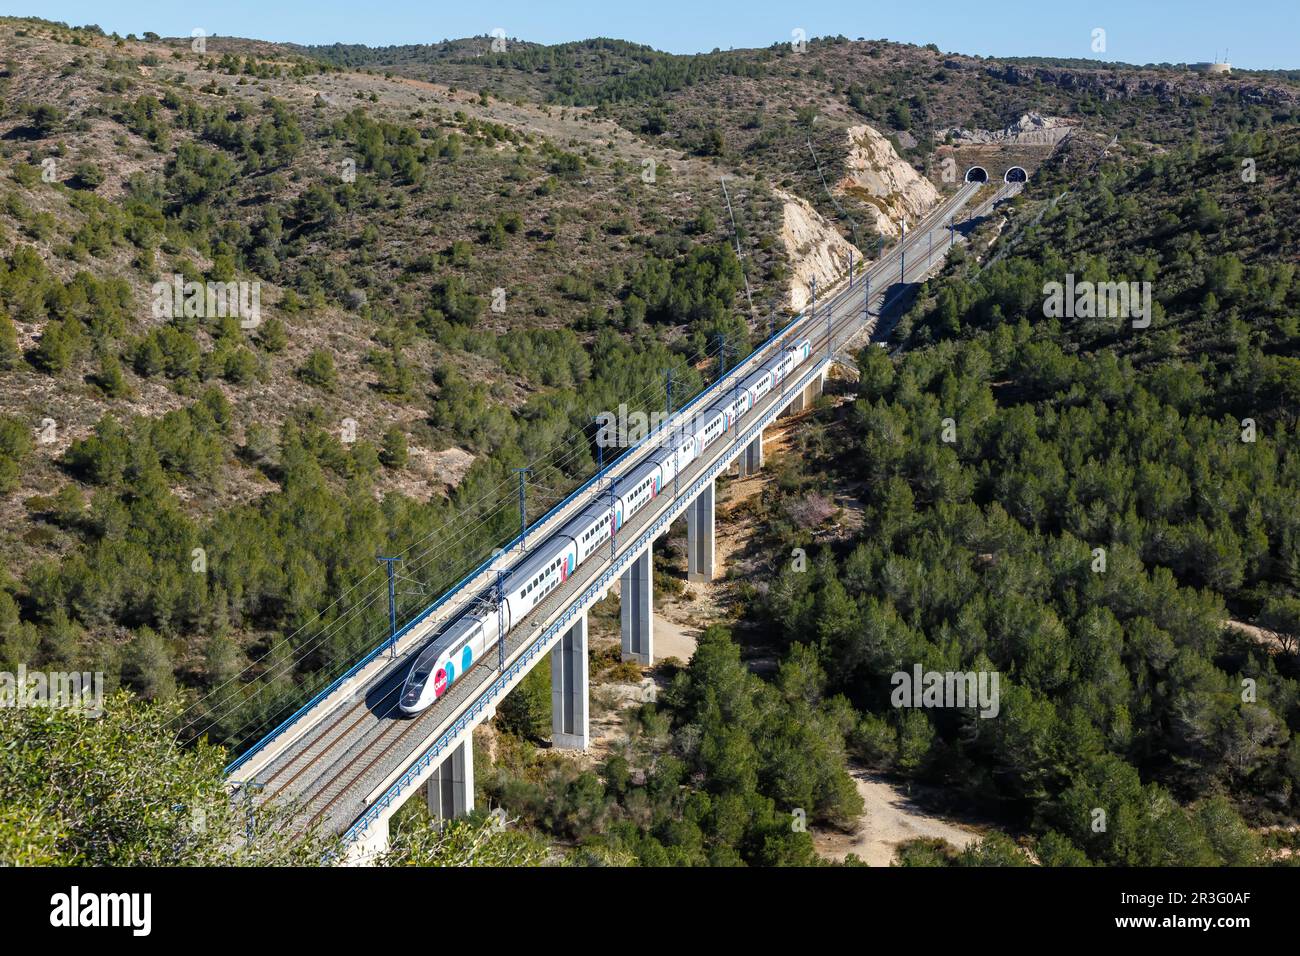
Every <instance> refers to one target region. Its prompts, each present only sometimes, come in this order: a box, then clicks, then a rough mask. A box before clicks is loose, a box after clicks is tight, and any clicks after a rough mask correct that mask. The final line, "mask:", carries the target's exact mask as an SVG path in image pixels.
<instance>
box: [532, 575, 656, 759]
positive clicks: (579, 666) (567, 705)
mask: <svg viewBox="0 0 1300 956" xmlns="http://www.w3.org/2000/svg"><path fill="white" fill-rule="evenodd" d="M646 553H647V554H649V551H647V552H646ZM589 737H590V725H589V723H588V718H587V612H586V611H583V612H582V613H581V614H579V615H578V619H577V620H576V621H574V622H573V626H572V627H571V628H569V630H568V631H566V632H565V634H564V636H563V637H561V638H560V640H559V643H557V644H556V645H555V647H554V648H553V649H552V650H551V744H552V745H553V746H555V747H557V748H559V749H561V750H586V749H587V743H588V739H589Z"/></svg>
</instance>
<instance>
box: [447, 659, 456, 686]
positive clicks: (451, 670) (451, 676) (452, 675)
mask: <svg viewBox="0 0 1300 956" xmlns="http://www.w3.org/2000/svg"><path fill="white" fill-rule="evenodd" d="M455 679H456V665H455V664H453V663H452V662H451V661H448V662H447V686H448V687H450V686H451V682H452V681H454V680H455Z"/></svg>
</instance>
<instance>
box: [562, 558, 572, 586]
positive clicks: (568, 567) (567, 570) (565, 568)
mask: <svg viewBox="0 0 1300 956" xmlns="http://www.w3.org/2000/svg"><path fill="white" fill-rule="evenodd" d="M572 573H573V554H572V553H569V554H566V555H565V556H564V562H563V563H562V564H561V565H560V580H561V581H567V580H569V575H570V574H572Z"/></svg>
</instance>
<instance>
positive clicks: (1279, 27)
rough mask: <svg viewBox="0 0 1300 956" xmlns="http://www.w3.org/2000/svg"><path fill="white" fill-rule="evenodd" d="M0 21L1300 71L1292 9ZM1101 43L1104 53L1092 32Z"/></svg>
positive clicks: (230, 1)
mask: <svg viewBox="0 0 1300 956" xmlns="http://www.w3.org/2000/svg"><path fill="white" fill-rule="evenodd" d="M0 11H2V12H4V13H7V14H14V15H27V14H30V15H34V16H41V17H45V18H46V19H50V20H63V21H66V22H68V23H71V24H74V25H81V24H85V23H97V24H99V25H100V26H101V27H103V28H104V29H105V30H108V31H110V32H111V31H114V30H115V31H117V32H119V33H122V34H126V33H137V34H139V33H143V32H144V31H145V30H153V31H154V32H156V33H161V34H163V35H164V36H188V35H189V34H190V31H191V30H192V29H193V28H194V27H201V28H203V29H204V30H205V31H206V32H207V33H208V34H209V35H213V34H215V35H223V36H246V37H256V38H258V39H265V40H289V41H296V42H299V43H333V42H335V41H340V42H350V43H367V44H371V45H386V44H390V43H427V42H436V41H438V40H442V39H444V38H451V37H461V36H474V35H481V34H487V33H490V32H491V31H492V29H493V28H494V27H502V28H503V29H504V30H505V31H506V33H507V35H509V36H511V37H519V38H521V39H526V40H535V41H538V42H543V43H557V42H562V41H565V40H578V39H585V38H587V37H593V36H611V37H617V38H620V39H625V40H633V41H636V42H640V43H648V44H650V45H651V46H654V47H657V48H658V49H661V50H669V51H671V52H674V53H695V52H700V51H705V50H711V49H713V48H714V47H721V48H722V49H727V48H728V47H751V46H767V45H768V44H771V43H774V42H778V41H785V40H789V39H790V36H791V31H792V30H794V29H796V28H800V29H803V30H804V31H805V33H806V35H807V36H809V37H814V36H821V35H826V34H837V33H842V34H844V35H845V36H848V37H852V38H857V37H860V36H861V37H868V38H877V37H887V38H889V39H891V40H901V41H905V42H910V43H937V44H938V45H939V47H940V49H942V50H945V51H949V50H952V51H957V52H962V53H980V54H985V55H991V56H1018V55H1023V56H1028V55H1041V56H1063V57H1065V56H1069V57H1093V58H1098V59H1107V60H1123V61H1127V62H1130V63H1159V62H1165V61H1168V62H1191V61H1197V60H1211V59H1215V58H1216V54H1217V56H1218V57H1219V58H1222V57H1223V54H1224V50H1225V49H1226V50H1227V52H1228V58H1229V59H1230V60H1231V61H1232V62H1233V63H1234V64H1236V65H1238V66H1242V67H1247V68H1256V69H1277V68H1286V69H1295V68H1300V27H1297V24H1298V23H1300V6H1298V5H1297V3H1296V0H1239V2H1235V3H1231V2H1224V0H1215V2H1208V0H1187V2H1182V3H1177V2H1168V0H1124V2H1114V0H1094V2H1091V3H1089V2H1079V0H1038V2H1036V3H1028V2H1024V0H966V2H960V3H959V2H954V0H926V2H921V0H907V2H902V3H897V2H896V3H881V2H870V0H857V2H849V0H797V2H791V0H785V2H772V0H689V2H687V0H599V2H592V0H564V2H555V0H549V2H548V0H518V2H493V0H481V2H471V3H463V2H462V3H447V2H445V0H425V2H405V0H403V2H392V3H383V2H378V0H375V2H359V0H348V2H340V0H313V2H310V3H307V2H301V0H291V2H277V0H256V2H255V0H225V2H220V3H207V2H189V3H184V4H180V3H175V2H156V0H107V2H105V0H100V2H86V0H40V2H35V0H20V2H18V3H15V2H13V0H0ZM1096 27H1101V28H1103V29H1104V30H1105V31H1106V52H1105V53H1104V54H1099V53H1095V52H1094V51H1093V50H1092V31H1093V29H1094V28H1096Z"/></svg>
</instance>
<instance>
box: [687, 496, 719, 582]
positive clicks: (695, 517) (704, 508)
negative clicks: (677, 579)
mask: <svg viewBox="0 0 1300 956" xmlns="http://www.w3.org/2000/svg"><path fill="white" fill-rule="evenodd" d="M714 487H715V483H714V482H712V481H711V482H709V483H708V484H707V485H705V487H704V490H703V491H701V492H700V494H699V496H698V497H697V498H696V499H695V500H694V501H692V502H691V503H690V504H689V505H687V506H686V580H688V581H712V580H713V492H714Z"/></svg>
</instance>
